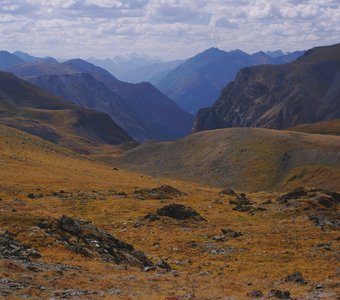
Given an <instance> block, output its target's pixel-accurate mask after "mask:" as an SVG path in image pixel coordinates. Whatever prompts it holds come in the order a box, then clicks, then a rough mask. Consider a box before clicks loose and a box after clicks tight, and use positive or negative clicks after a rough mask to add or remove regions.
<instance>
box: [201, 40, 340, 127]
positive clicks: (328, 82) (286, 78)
mask: <svg viewBox="0 0 340 300" xmlns="http://www.w3.org/2000/svg"><path fill="white" fill-rule="evenodd" d="M339 99H340V44H336V45H332V46H326V47H317V48H313V49H311V50H309V51H307V52H306V53H305V55H304V56H303V57H301V58H299V59H298V60H296V61H294V62H292V63H289V64H283V65H277V66H276V65H261V66H253V67H247V68H244V69H242V70H241V71H240V72H239V73H238V74H237V77H236V79H235V81H233V82H231V83H229V84H228V85H227V86H226V87H225V88H224V89H223V91H222V94H221V96H220V98H219V99H218V100H217V101H216V103H215V104H214V105H213V106H212V107H211V108H206V109H202V110H200V111H199V112H198V114H197V117H196V121H195V126H194V131H195V132H196V131H201V130H209V129H215V128H223V127H264V128H275V129H284V128H289V127H294V126H296V125H299V124H303V123H315V122H318V121H322V120H329V119H336V118H339V117H340V101H339Z"/></svg>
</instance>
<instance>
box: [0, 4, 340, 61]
mask: <svg viewBox="0 0 340 300" xmlns="http://www.w3.org/2000/svg"><path fill="white" fill-rule="evenodd" d="M339 20H340V4H339V1H338V0H323V1H318V0H276V1H274V0H273V1H270V0H252V1H250V0H210V1H203V0H0V45H1V47H2V48H3V49H7V50H10V51H14V50H17V49H20V50H24V51H28V52H31V53H32V54H35V55H53V56H56V57H66V58H68V57H75V56H78V57H83V58H86V57H88V56H97V57H102V58H104V57H113V56H115V55H119V54H124V53H130V52H135V51H138V52H141V53H146V54H150V55H156V56H164V57H166V58H183V57H187V56H191V55H193V54H195V53H197V52H199V51H202V50H204V49H206V48H209V47H211V46H217V47H219V48H222V49H225V50H230V49H234V48H241V49H243V50H245V51H248V52H255V51H258V50H267V49H270V50H274V49H277V48H281V49H283V50H295V49H307V48H310V47H313V46H317V45H325V44H332V43H337V42H340V41H339V37H340V21H339Z"/></svg>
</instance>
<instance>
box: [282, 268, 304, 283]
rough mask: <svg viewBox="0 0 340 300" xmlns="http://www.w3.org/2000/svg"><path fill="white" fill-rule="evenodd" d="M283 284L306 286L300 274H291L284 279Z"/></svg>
mask: <svg viewBox="0 0 340 300" xmlns="http://www.w3.org/2000/svg"><path fill="white" fill-rule="evenodd" d="M284 281H285V282H293V283H296V284H299V285H304V284H307V281H306V280H305V279H304V278H303V276H302V274H301V272H298V271H296V272H293V273H292V274H290V275H288V276H287V277H286V278H285V279H284Z"/></svg>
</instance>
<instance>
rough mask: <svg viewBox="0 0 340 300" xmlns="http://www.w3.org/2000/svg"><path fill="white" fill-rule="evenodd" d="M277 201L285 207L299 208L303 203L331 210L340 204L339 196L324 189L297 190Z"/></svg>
mask: <svg viewBox="0 0 340 300" xmlns="http://www.w3.org/2000/svg"><path fill="white" fill-rule="evenodd" d="M277 201H278V202H279V203H281V204H285V205H286V206H292V205H294V206H300V205H302V204H303V203H306V204H308V203H309V204H310V205H311V206H313V207H317V206H318V205H319V206H320V209H322V208H325V209H333V208H335V207H336V206H337V205H338V204H339V202H340V194H339V193H336V192H332V191H328V190H324V189H311V190H307V189H305V188H298V189H295V190H293V191H292V192H289V193H287V194H284V195H282V196H280V197H279V198H278V199H277Z"/></svg>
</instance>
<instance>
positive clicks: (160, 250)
mask: <svg viewBox="0 0 340 300" xmlns="http://www.w3.org/2000/svg"><path fill="white" fill-rule="evenodd" d="M163 184H168V185H171V186H174V187H176V188H178V189H180V190H181V191H184V192H185V193H187V195H188V196H185V197H181V198H178V199H173V200H162V201H160V200H144V201H141V200H136V199H133V198H132V197H131V193H133V191H134V190H135V189H136V188H152V187H157V186H160V185H163ZM110 189H115V190H116V191H121V192H126V193H128V194H129V197H127V198H119V197H116V196H106V197H105V199H103V200H99V199H96V200H77V199H72V198H71V199H64V200H61V199H59V198H56V197H47V196H44V197H42V198H39V199H30V198H28V197H27V195H28V194H29V193H42V194H49V193H51V192H53V191H59V190H65V191H70V192H71V191H78V190H81V191H84V192H87V193H89V194H91V193H93V190H96V191H107V190H110ZM219 191H220V189H218V188H214V187H210V186H204V185H200V184H196V183H191V182H182V181H178V180H171V179H162V178H156V177H151V176H146V175H142V174H137V173H131V172H127V171H123V170H114V169H113V168H112V166H109V165H106V164H104V163H99V162H96V161H92V160H90V159H87V158H84V157H82V156H79V155H76V154H74V153H72V152H69V151H68V150H65V149H62V148H59V147H57V146H55V145H52V144H50V143H47V142H44V141H42V140H40V139H38V138H35V137H32V136H29V135H26V134H23V133H21V132H19V131H16V130H13V129H8V128H6V127H2V126H0V198H1V199H2V200H1V201H0V215H1V218H0V231H1V232H4V231H6V230H8V231H9V232H11V233H13V235H15V236H16V238H17V239H18V240H20V241H21V242H23V243H25V244H27V245H31V246H34V247H35V248H36V249H37V250H39V251H40V253H41V254H42V258H41V259H38V260H37V261H39V262H46V263H54V264H55V263H61V264H66V265H70V266H76V267H79V268H80V269H79V270H69V271H63V272H56V271H43V272H33V271H30V270H27V269H26V268H25V267H24V266H23V265H22V264H21V263H20V262H18V261H10V260H0V278H10V279H12V280H15V281H19V282H23V281H29V282H30V283H31V285H42V286H45V287H47V288H49V289H51V290H46V291H42V290H39V289H36V288H27V289H22V290H17V291H13V293H12V294H11V295H8V296H7V298H6V299H17V298H20V295H22V294H26V295H30V296H31V297H32V298H34V299H48V298H49V297H51V296H53V291H55V290H66V289H75V288H77V289H82V290H95V291H100V290H105V291H108V290H109V289H120V290H121V294H120V295H114V294H111V295H110V294H108V293H106V294H103V295H101V294H97V295H87V296H83V297H80V298H82V299H167V298H168V299H181V298H179V297H180V296H187V298H185V299H229V297H230V298H233V299H248V297H247V293H248V292H250V291H252V290H262V291H263V293H265V294H266V293H267V292H268V291H269V290H271V289H273V288H276V289H280V290H289V291H290V292H291V295H292V297H294V298H302V299H307V298H308V297H309V295H311V293H312V292H313V286H315V285H316V284H323V285H324V289H325V291H327V292H329V293H330V294H329V296H328V297H325V298H324V299H336V293H339V292H340V290H339V285H336V282H337V281H338V279H339V278H338V277H337V276H339V270H338V269H337V266H338V260H337V257H336V251H339V246H338V240H336V238H337V237H338V234H337V232H335V231H334V230H328V229H326V230H324V231H321V230H320V229H319V228H317V227H315V226H313V225H312V224H311V222H310V221H309V220H308V218H307V216H306V215H305V213H304V212H303V211H300V212H298V211H296V210H294V209H288V208H284V207H282V206H281V205H280V204H278V203H276V201H275V199H276V198H277V196H278V194H275V193H274V194H268V193H252V194H249V195H247V196H248V197H249V199H250V200H251V201H253V202H254V203H255V204H256V206H258V205H260V204H261V203H262V202H264V201H266V200H270V199H271V200H272V201H273V204H271V205H268V206H266V207H267V209H268V210H267V211H263V212H257V213H256V214H255V215H251V214H249V213H245V212H237V211H234V210H232V208H233V205H230V204H229V200H231V199H233V197H231V196H220V195H219V194H218V192H219ZM15 199H21V200H22V201H19V200H15ZM216 199H219V201H215V200H216ZM173 202H176V203H183V204H185V205H188V206H191V207H192V208H194V209H195V210H197V211H198V212H199V213H200V214H201V215H202V216H203V217H205V218H206V219H207V222H196V221H176V220H172V219H169V218H162V219H161V220H159V221H155V222H149V221H143V223H144V225H142V226H141V227H137V228H136V227H134V223H135V222H136V220H138V219H139V218H141V217H143V216H145V215H146V214H147V213H150V212H154V211H156V209H158V208H160V207H162V206H164V205H165V204H167V203H173ZM63 214H65V215H67V216H70V217H74V218H78V219H84V220H88V221H91V222H93V223H94V224H95V225H96V226H98V227H100V228H103V229H105V230H106V231H108V232H109V233H111V234H113V235H114V236H116V237H117V238H120V239H122V240H124V241H126V242H128V243H131V244H133V245H134V246H135V248H136V249H138V250H142V251H144V252H145V253H147V254H148V255H149V257H151V258H153V259H157V258H162V259H165V260H167V261H168V262H169V263H170V264H171V266H172V267H173V268H174V269H175V270H176V272H169V273H160V272H159V271H150V272H141V271H140V270H139V269H138V268H133V267H128V268H127V269H125V268H123V267H119V266H116V265H115V264H113V263H104V262H102V261H99V260H95V259H90V258H86V257H83V256H80V255H78V254H75V253H73V252H71V251H69V250H67V249H66V248H65V247H64V246H63V245H62V244H61V243H57V242H56V241H55V239H54V238H53V237H51V236H48V235H47V234H46V233H45V232H44V231H43V230H41V229H37V228H36V225H37V223H38V221H39V219H41V218H57V217H60V216H61V215H63ZM222 228H232V229H234V230H236V231H240V232H243V233H244V235H243V236H241V237H239V238H236V239H230V240H228V241H226V242H216V241H213V240H211V237H212V236H214V235H219V234H220V233H221V229H222ZM320 243H329V244H331V247H332V251H325V250H315V249H316V248H315V246H316V245H318V244H320ZM195 244H196V246H194V245H195ZM208 245H211V247H214V248H228V247H233V248H236V249H237V251H236V252H233V253H231V254H211V253H208V251H207V250H206V249H205V247H207V246H208ZM188 261H189V262H188ZM296 270H297V271H301V272H302V274H303V276H304V277H305V279H306V280H307V281H308V285H305V286H299V285H296V284H287V283H283V282H282V279H283V278H285V277H286V276H287V275H289V274H290V273H292V272H293V271H296ZM51 293H52V295H51ZM189 295H191V296H189ZM171 297H173V298H171ZM176 297H178V298H176ZM190 297H191V298H190ZM194 297H195V298H194ZM183 299H184V298H183Z"/></svg>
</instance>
